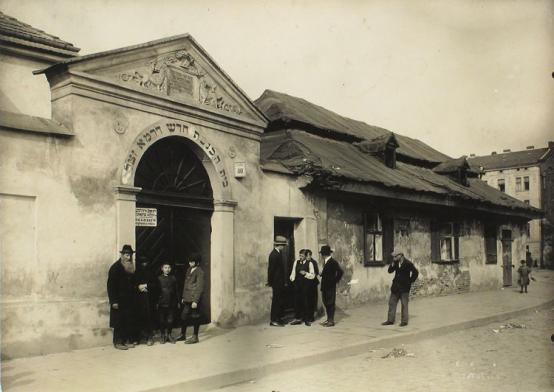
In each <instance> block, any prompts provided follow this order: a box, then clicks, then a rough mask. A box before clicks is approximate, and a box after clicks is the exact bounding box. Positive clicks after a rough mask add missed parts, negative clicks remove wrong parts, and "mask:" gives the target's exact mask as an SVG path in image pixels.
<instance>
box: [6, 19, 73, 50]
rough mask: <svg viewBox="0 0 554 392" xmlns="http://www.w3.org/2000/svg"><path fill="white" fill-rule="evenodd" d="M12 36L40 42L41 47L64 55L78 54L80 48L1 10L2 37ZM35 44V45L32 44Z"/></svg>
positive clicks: (31, 41)
mask: <svg viewBox="0 0 554 392" xmlns="http://www.w3.org/2000/svg"><path fill="white" fill-rule="evenodd" d="M1 36H4V37H12V38H16V39H19V40H22V41H23V42H25V41H27V42H30V43H37V44H40V48H41V49H47V50H48V51H51V52H55V53H58V54H62V55H71V56H77V52H79V50H80V49H79V48H77V47H75V46H73V44H72V43H70V42H67V41H64V40H62V39H60V38H59V37H56V36H55V35H52V34H48V33H46V32H44V31H42V30H39V29H37V28H35V27H33V26H31V25H28V24H27V23H23V22H21V21H19V20H17V19H16V18H14V17H11V16H8V15H6V14H4V13H2V12H0V37H1ZM31 46H33V45H31Z"/></svg>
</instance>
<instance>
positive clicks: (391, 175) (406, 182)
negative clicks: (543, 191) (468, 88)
mask: <svg viewBox="0 0 554 392" xmlns="http://www.w3.org/2000/svg"><path fill="white" fill-rule="evenodd" d="M260 155H261V159H262V163H263V167H264V169H266V170H270V171H276V172H281V173H286V174H292V175H306V176H308V177H311V178H312V181H311V183H312V184H316V185H317V186H320V187H322V188H324V189H325V188H326V187H329V189H334V190H342V191H345V192H357V193H364V192H365V189H366V188H367V187H364V184H370V185H371V184H372V185H375V186H378V187H382V188H383V189H390V190H392V191H395V192H400V193H405V194H413V193H414V192H417V193H422V194H428V195H433V196H435V197H438V198H439V199H440V200H443V203H444V204H446V205H449V204H448V203H450V202H451V201H452V200H459V201H460V202H462V203H469V204H470V205H482V206H483V207H484V208H487V206H488V207H492V208H496V209H498V208H500V209H502V210H504V211H512V212H516V211H517V212H518V213H519V214H523V215H526V216H532V217H536V216H540V210H537V209H535V208H533V207H531V206H529V205H527V204H525V203H523V202H522V201H519V200H517V199H515V198H513V197H510V196H508V195H506V194H505V193H503V192H500V191H499V190H497V189H495V188H493V187H490V186H488V185H487V184H486V183H485V182H483V181H481V180H479V179H478V178H469V179H468V183H467V186H465V185H462V184H460V183H458V182H457V181H455V180H453V179H452V178H450V177H449V176H447V175H441V174H439V173H436V172H435V171H433V170H432V169H429V168H425V167H421V166H417V165H411V164H407V163H403V162H398V163H397V166H396V168H394V169H393V168H389V167H387V166H386V165H385V164H384V163H383V162H382V161H381V160H380V159H379V157H378V156H376V155H375V154H372V153H368V152H364V151H363V150H360V149H359V148H358V147H357V146H356V144H355V143H350V142H347V141H339V140H333V139H329V138H324V137H321V136H318V135H314V134H312V133H309V132H305V131H302V130H282V131H274V132H272V133H269V134H266V135H264V136H263V138H262V145H261V151H260ZM458 161H460V162H462V161H463V162H465V159H464V158H459V159H458V160H455V161H453V162H454V163H455V162H458ZM466 164H467V163H466ZM472 203H473V204H472Z"/></svg>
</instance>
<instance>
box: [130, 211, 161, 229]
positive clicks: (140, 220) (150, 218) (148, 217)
mask: <svg viewBox="0 0 554 392" xmlns="http://www.w3.org/2000/svg"><path fill="white" fill-rule="evenodd" d="M135 225H136V226H139V227H140V226H142V227H144V226H149V227H156V226H157V225H158V210H157V209H155V208H137V209H136V212H135Z"/></svg>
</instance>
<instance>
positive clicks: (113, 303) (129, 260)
mask: <svg viewBox="0 0 554 392" xmlns="http://www.w3.org/2000/svg"><path fill="white" fill-rule="evenodd" d="M120 253H121V257H120V258H119V259H118V260H117V261H116V262H115V263H113V264H112V266H111V267H110V270H109V272H108V283H107V287H108V298H109V301H110V327H111V328H113V344H114V347H115V348H117V349H118V350H127V349H128V348H129V347H134V343H133V339H134V336H133V322H132V317H133V298H134V294H135V293H134V291H135V284H134V283H135V282H134V273H135V265H134V264H133V254H134V253H135V252H134V251H133V248H132V247H131V245H123V248H122V249H121V251H120ZM127 343H128V344H127Z"/></svg>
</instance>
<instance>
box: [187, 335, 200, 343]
mask: <svg viewBox="0 0 554 392" xmlns="http://www.w3.org/2000/svg"><path fill="white" fill-rule="evenodd" d="M195 343H198V335H192V337H191V338H189V339H187V340H185V344H195Z"/></svg>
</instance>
